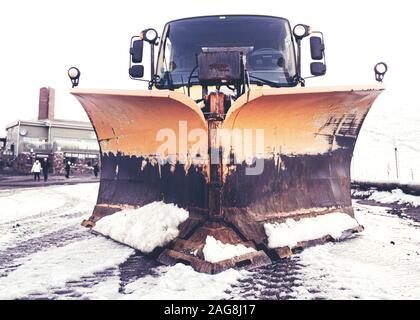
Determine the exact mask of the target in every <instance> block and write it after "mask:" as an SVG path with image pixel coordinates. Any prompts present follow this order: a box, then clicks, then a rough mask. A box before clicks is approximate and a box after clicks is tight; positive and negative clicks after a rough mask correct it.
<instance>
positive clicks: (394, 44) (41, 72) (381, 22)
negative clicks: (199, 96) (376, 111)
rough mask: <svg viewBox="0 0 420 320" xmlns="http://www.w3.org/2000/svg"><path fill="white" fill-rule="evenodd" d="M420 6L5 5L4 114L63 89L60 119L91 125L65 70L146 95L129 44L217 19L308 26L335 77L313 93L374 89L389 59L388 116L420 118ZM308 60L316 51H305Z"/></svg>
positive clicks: (5, 117) (23, 114)
mask: <svg viewBox="0 0 420 320" xmlns="http://www.w3.org/2000/svg"><path fill="white" fill-rule="evenodd" d="M417 2H418V1H412V0H399V1H386V0H385V1H384V0H383V1H371V0H364V1H356V0H351V1H321V0H319V1H303V0H301V1H298V0H293V1H279V0H276V1H268V0H258V1H226V0H225V1H220V0H212V1H199V0H196V1H187V0H176V1H139V0H137V1H128V0H127V1H126V0H118V1H105V0H102V1H88V0H72V1H52V0H51V1H48V0H37V1H29V0H25V1H23V0H21V1H19V0H14V1H1V4H0V41H1V50H0V70H1V74H0V76H1V78H0V81H1V84H2V85H1V91H0V92H1V113H0V136H1V135H4V134H5V132H4V131H3V129H4V128H5V126H6V124H8V123H10V122H12V121H14V120H17V119H22V120H24V119H31V118H36V117H37V104H38V93H39V88H40V87H42V86H51V87H54V88H55V89H56V116H57V117H58V118H65V119H76V120H86V121H87V117H86V116H85V114H84V111H83V109H82V108H81V106H80V105H79V104H78V102H77V101H76V100H75V99H74V98H73V97H72V96H70V94H69V93H68V91H69V89H70V81H69V79H68V77H67V70H68V68H69V67H70V66H73V65H74V66H77V67H79V68H80V70H81V72H82V77H81V79H80V87H82V88H120V89H136V88H142V84H141V83H140V82H136V81H132V80H130V79H129V77H128V72H127V69H128V66H127V63H128V46H129V41H130V37H131V36H132V35H135V34H138V33H139V32H140V31H141V30H143V29H145V28H147V27H155V28H156V29H157V30H158V31H159V33H160V32H161V31H162V28H163V25H164V24H165V22H167V21H169V20H173V19H177V18H183V17H190V16H197V15H212V14H229V13H232V14H266V15H275V16H281V17H284V18H288V19H289V20H290V22H291V23H292V25H295V24H297V23H305V24H309V25H311V26H312V27H313V29H315V30H321V31H323V32H324V34H325V39H326V40H325V41H326V54H327V66H328V73H327V76H326V77H323V78H322V79H317V80H308V82H307V85H308V86H318V85H347V84H348V85H352V84H354V85H357V84H369V83H374V73H373V66H374V65H375V63H376V62H379V61H382V60H383V61H385V62H387V63H388V64H389V68H390V71H389V73H388V74H387V77H386V79H385V83H386V85H387V88H388V90H387V92H386V94H384V95H383V96H382V97H381V98H380V99H379V100H378V102H377V103H376V104H375V108H383V110H384V112H385V110H387V112H390V116H392V112H398V110H399V109H400V108H409V109H410V110H420V102H419V101H418V92H419V88H418V86H416V84H415V83H416V82H417V81H418V79H416V76H418V75H420V67H419V65H420V61H419V57H420V55H419V47H420V46H419V39H418V34H419V31H418V23H417V20H418V13H419V12H420V11H419V9H418V8H417V5H416V4H417ZM306 54H308V55H309V52H308V53H306Z"/></svg>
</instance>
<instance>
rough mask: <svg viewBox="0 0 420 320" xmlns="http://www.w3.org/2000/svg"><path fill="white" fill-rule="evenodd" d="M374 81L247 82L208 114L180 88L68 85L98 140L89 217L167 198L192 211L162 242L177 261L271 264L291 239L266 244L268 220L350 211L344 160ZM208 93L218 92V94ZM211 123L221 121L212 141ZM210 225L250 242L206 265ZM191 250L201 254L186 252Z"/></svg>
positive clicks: (169, 258)
mask: <svg viewBox="0 0 420 320" xmlns="http://www.w3.org/2000/svg"><path fill="white" fill-rule="evenodd" d="M382 90H383V87H381V86H374V87H357V88H290V89H286V88H279V89H265V88H262V89H261V88H258V89H257V88H252V89H251V91H249V92H248V93H245V94H244V95H242V96H241V97H240V98H239V99H238V100H236V101H235V102H234V103H233V104H232V106H231V107H230V109H229V110H228V111H227V112H226V110H224V111H223V112H219V114H218V115H216V117H215V116H214V114H213V113H212V110H210V111H211V112H210V114H205V115H204V114H203V112H202V110H201V109H200V108H199V107H198V106H197V104H196V103H195V102H194V101H193V100H192V99H190V98H189V97H187V96H185V95H183V94H182V93H177V92H171V91H154V90H152V91H115V90H112V91H94V90H79V89H77V90H73V91H72V94H73V95H75V96H76V98H77V99H78V100H79V101H80V103H81V104H82V105H83V107H84V109H85V110H86V112H87V114H88V116H89V118H90V120H91V122H92V125H93V127H94V128H95V131H96V133H97V137H98V140H99V143H100V147H101V168H102V170H101V171H102V172H101V182H100V190H99V196H98V202H97V205H96V207H95V210H94V213H93V215H92V217H91V218H90V220H91V221H92V222H93V223H94V222H95V221H97V220H98V219H100V218H102V217H103V216H105V215H108V214H112V213H114V212H116V211H119V210H121V209H123V208H125V207H138V206H143V205H145V204H147V203H150V202H154V201H163V202H166V203H175V204H177V205H178V206H180V207H183V208H186V209H187V210H188V211H189V212H190V218H189V219H188V220H187V221H186V222H185V223H183V224H182V225H181V226H180V234H179V237H178V238H177V239H176V240H175V241H173V242H171V243H170V244H169V245H168V246H166V247H165V250H164V251H163V252H159V258H158V260H159V261H161V262H163V263H166V264H172V263H176V262H179V261H181V262H186V263H189V264H191V265H192V266H193V267H194V268H195V269H197V270H199V271H204V272H210V273H213V272H218V271H221V270H223V269H226V268H228V267H232V266H233V267H235V266H240V267H246V268H251V267H257V266H261V265H264V264H267V263H270V261H271V260H270V259H269V258H268V255H270V257H273V256H277V257H280V258H282V257H285V256H288V255H289V254H290V253H291V251H292V250H293V248H272V247H269V245H268V236H267V234H266V231H265V229H264V225H265V224H267V223H283V222H285V220H286V219H288V218H293V219H295V220H299V219H302V218H305V217H315V216H320V215H324V214H329V213H337V212H340V213H346V214H348V215H350V216H353V209H352V206H351V195H350V181H351V180H350V162H351V158H352V154H353V149H354V146H355V143H356V140H357V136H358V134H359V132H360V129H361V126H362V124H363V121H364V119H365V117H366V115H367V113H368V111H369V109H370V107H371V106H372V104H373V102H374V101H375V99H376V98H377V97H378V95H379V94H380V93H381V92H382ZM212 95H213V96H212V97H213V98H215V99H216V101H218V100H217V99H219V95H221V94H219V93H216V94H212ZM222 100H223V99H222ZM222 100H220V101H222ZM215 105H216V106H218V104H217V102H216V103H215ZM216 109H217V108H216ZM213 111H214V110H213ZM219 111H220V110H219ZM213 129H217V130H218V132H219V131H222V134H221V137H222V138H220V140H218V141H216V142H215V139H214V137H215V136H217V134H213V131H212V130H213ZM203 135H204V136H205V137H204V139H203V137H202V136H203ZM200 137H201V140H200ZM171 138H173V139H172V140H173V141H175V146H176V147H171V146H170V143H169V142H170V140H171ZM216 140H217V139H216ZM173 141H172V142H173ZM165 143H166V144H167V145H165ZM162 145H164V147H162ZM172 145H173V143H172ZM168 146H169V147H168ZM165 150H166V151H165ZM215 150H216V151H217V152H218V154H216V156H214V152H215ZM214 159H219V160H220V162H217V161H216V162H214ZM215 177H216V178H215ZM217 177H219V178H217ZM347 231H349V232H353V231H360V229H357V228H356V229H355V230H347ZM208 235H213V236H214V237H215V238H217V239H219V240H222V241H223V239H225V240H226V242H229V243H233V244H237V243H243V244H246V245H247V246H249V247H254V248H255V249H257V248H258V250H259V251H257V250H256V251H255V253H252V254H248V255H246V256H245V257H243V258H238V259H236V260H229V261H222V262H220V263H213V264H211V263H208V262H206V261H203V257H202V253H200V252H201V251H200V250H202V249H203V243H204V242H205V239H206V237H207V236H208ZM330 238H331V237H328V235H326V237H323V238H322V239H311V242H308V241H307V242H302V243H298V245H297V247H305V246H307V245H310V244H314V243H317V241H318V242H324V241H327V240H328V239H330ZM197 250H198V252H199V253H198V256H196V255H189V254H187V253H186V252H193V251H195V252H197ZM267 254H268V255H267ZM200 255H201V256H200Z"/></svg>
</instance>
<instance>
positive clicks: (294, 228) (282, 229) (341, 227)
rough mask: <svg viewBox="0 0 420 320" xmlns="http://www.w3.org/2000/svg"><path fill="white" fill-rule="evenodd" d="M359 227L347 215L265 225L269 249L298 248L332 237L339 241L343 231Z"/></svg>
mask: <svg viewBox="0 0 420 320" xmlns="http://www.w3.org/2000/svg"><path fill="white" fill-rule="evenodd" d="M358 226H359V223H358V222H357V220H356V219H354V218H352V217H350V216H349V215H347V214H345V213H339V212H335V213H329V214H325V215H320V216H316V217H310V218H303V219H300V220H298V221H296V220H294V219H287V220H286V222H283V223H273V224H272V223H266V224H264V229H265V233H266V235H267V237H268V246H269V248H280V247H286V246H287V247H289V248H293V247H296V245H297V244H298V242H301V241H309V240H315V239H320V238H322V237H324V236H327V235H330V236H331V237H333V238H334V239H339V238H340V237H341V235H342V233H343V231H346V230H349V229H353V228H356V227H358Z"/></svg>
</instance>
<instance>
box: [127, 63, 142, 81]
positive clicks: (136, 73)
mask: <svg viewBox="0 0 420 320" xmlns="http://www.w3.org/2000/svg"><path fill="white" fill-rule="evenodd" d="M128 73H129V74H130V77H132V78H143V76H144V67H143V66H142V65H141V64H136V65H133V66H131V67H130V69H129V70H128Z"/></svg>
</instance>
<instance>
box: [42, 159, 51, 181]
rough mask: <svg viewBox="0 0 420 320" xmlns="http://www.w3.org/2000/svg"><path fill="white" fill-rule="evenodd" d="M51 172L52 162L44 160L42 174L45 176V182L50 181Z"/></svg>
mask: <svg viewBox="0 0 420 320" xmlns="http://www.w3.org/2000/svg"><path fill="white" fill-rule="evenodd" d="M49 170H50V162H49V161H48V158H44V161H43V162H42V173H43V174H44V182H47V180H48V173H49Z"/></svg>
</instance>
